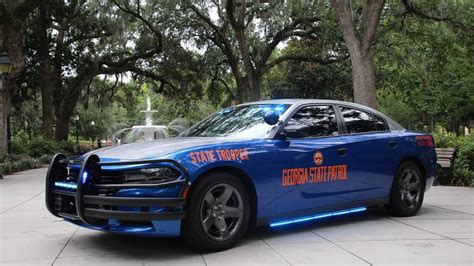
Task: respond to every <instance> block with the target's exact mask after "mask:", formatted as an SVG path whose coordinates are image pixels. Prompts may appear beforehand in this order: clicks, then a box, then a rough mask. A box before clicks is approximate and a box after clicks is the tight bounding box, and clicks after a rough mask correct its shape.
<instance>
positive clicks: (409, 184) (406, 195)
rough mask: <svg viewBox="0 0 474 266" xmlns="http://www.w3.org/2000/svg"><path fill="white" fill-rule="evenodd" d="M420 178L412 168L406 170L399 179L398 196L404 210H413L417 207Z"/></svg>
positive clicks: (419, 193)
mask: <svg viewBox="0 0 474 266" xmlns="http://www.w3.org/2000/svg"><path fill="white" fill-rule="evenodd" d="M421 185H422V184H421V177H420V175H419V174H418V173H417V172H416V171H415V169H413V168H411V167H410V168H407V169H405V171H403V173H402V178H401V179H400V186H399V187H400V196H401V201H402V203H403V205H404V206H405V207H406V208H409V209H413V208H416V207H417V206H418V202H419V200H420V195H421Z"/></svg>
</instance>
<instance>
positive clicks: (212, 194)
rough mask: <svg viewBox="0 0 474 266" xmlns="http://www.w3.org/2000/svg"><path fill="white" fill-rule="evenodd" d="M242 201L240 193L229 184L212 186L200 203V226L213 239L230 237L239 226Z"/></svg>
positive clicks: (219, 239) (241, 215) (222, 239)
mask: <svg viewBox="0 0 474 266" xmlns="http://www.w3.org/2000/svg"><path fill="white" fill-rule="evenodd" d="M242 218H243V201H242V197H241V195H240V193H239V192H238V191H237V190H236V189H235V188H234V187H233V186H232V185H230V184H219V185H215V186H214V187H212V188H211V189H210V190H209V191H208V192H207V193H206V195H205V196H204V200H203V202H202V204H201V226H202V228H203V229H204V231H205V232H206V234H207V235H208V236H209V237H211V238H213V239H214V240H218V241H224V240H227V239H229V238H231V237H232V236H233V235H234V234H235V233H236V232H237V231H238V229H239V228H240V225H241V223H242Z"/></svg>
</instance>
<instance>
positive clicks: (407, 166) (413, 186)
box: [387, 162, 425, 216]
mask: <svg viewBox="0 0 474 266" xmlns="http://www.w3.org/2000/svg"><path fill="white" fill-rule="evenodd" d="M424 193H425V179H424V178H423V175H422V174H421V171H420V169H419V168H418V166H417V165H416V164H415V163H413V162H403V163H402V164H401V165H400V166H399V167H398V169H397V173H396V175H395V178H394V180H393V184H392V189H391V192H390V202H389V204H388V206H387V209H388V211H389V212H390V213H391V214H393V215H396V216H413V215H416V214H417V213H418V211H419V210H420V208H421V205H422V204H423V197H424Z"/></svg>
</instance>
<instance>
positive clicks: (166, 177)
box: [124, 167, 180, 183]
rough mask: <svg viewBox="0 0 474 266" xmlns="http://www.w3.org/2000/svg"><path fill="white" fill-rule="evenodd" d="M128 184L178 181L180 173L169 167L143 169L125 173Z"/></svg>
mask: <svg viewBox="0 0 474 266" xmlns="http://www.w3.org/2000/svg"><path fill="white" fill-rule="evenodd" d="M124 175H125V180H124V181H125V182H126V183H162V182H168V181H173V180H175V179H177V178H178V177H179V176H180V174H179V172H178V171H176V170H174V169H172V168H169V167H156V168H143V169H139V170H132V171H127V172H125V173H124Z"/></svg>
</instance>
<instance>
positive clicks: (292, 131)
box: [284, 105, 339, 138]
mask: <svg viewBox="0 0 474 266" xmlns="http://www.w3.org/2000/svg"><path fill="white" fill-rule="evenodd" d="M284 131H285V134H287V135H288V136H289V137H292V138H310V137H323V136H335V135H338V133H339V131H338V127H337V121H336V115H335V113H334V109H333V108H332V106H325V105H317V106H306V107H303V108H301V109H300V110H298V111H297V112H296V113H295V114H294V115H293V116H292V117H291V118H290V120H289V121H288V123H287V124H286V126H285V129H284Z"/></svg>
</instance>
